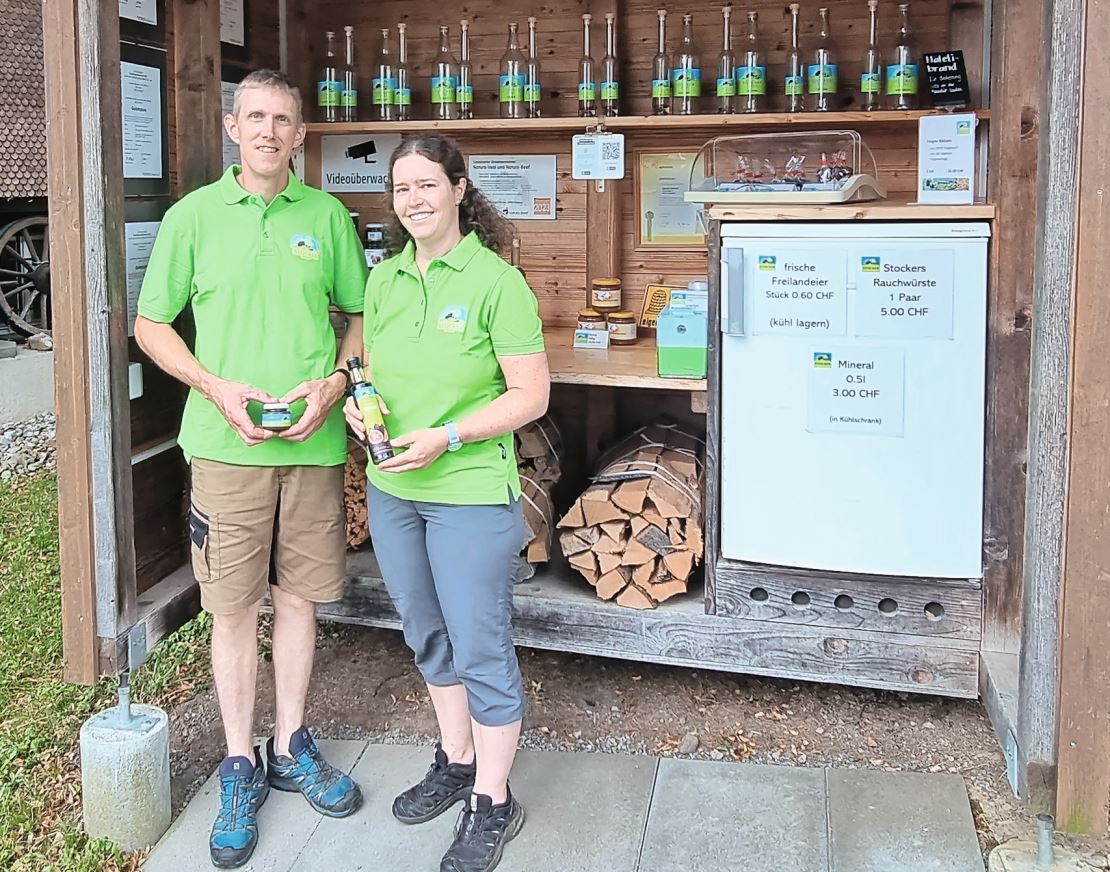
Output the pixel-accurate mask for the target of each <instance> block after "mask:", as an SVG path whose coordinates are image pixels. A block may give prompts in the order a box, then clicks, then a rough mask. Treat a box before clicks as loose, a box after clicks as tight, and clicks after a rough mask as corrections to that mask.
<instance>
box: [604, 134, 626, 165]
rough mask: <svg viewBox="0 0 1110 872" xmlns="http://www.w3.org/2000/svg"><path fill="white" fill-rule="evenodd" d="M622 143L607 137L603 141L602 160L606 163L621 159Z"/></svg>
mask: <svg viewBox="0 0 1110 872" xmlns="http://www.w3.org/2000/svg"><path fill="white" fill-rule="evenodd" d="M621 151H623V149H622V148H621V143H619V142H611V141H609V140H607V139H603V140H602V141H601V160H602V161H603V162H605V163H609V162H611V161H618V160H620V159H621Z"/></svg>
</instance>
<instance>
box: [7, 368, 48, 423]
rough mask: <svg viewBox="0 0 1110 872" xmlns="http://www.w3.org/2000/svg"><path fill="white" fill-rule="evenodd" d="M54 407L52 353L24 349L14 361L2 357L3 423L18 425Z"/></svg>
mask: <svg viewBox="0 0 1110 872" xmlns="http://www.w3.org/2000/svg"><path fill="white" fill-rule="evenodd" d="M3 356H4V355H3V354H0V358H2V357H3ZM53 409H54V355H53V354H52V353H49V352H41V351H20V353H19V354H18V355H17V356H16V357H13V358H11V359H10V360H0V426H3V425H4V424H18V423H21V422H23V421H26V420H28V419H30V418H33V417H35V415H41V414H42V413H43V412H50V411H52V410H53Z"/></svg>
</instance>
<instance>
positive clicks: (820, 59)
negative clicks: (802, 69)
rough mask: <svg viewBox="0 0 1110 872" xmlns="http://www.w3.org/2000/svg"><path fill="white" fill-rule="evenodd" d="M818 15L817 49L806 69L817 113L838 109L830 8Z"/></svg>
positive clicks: (808, 84)
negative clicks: (819, 20) (819, 21)
mask: <svg viewBox="0 0 1110 872" xmlns="http://www.w3.org/2000/svg"><path fill="white" fill-rule="evenodd" d="M817 14H818V15H819V16H820V19H821V23H820V25H819V27H818V30H817V48H815V49H814V50H813V56H812V57H811V58H810V64H809V67H808V68H807V69H806V84H807V86H808V88H809V93H810V96H812V97H813V108H814V109H815V110H816V111H817V112H831V111H832V110H833V109H835V108H836V89H837V64H836V48H835V47H834V45H833V38H832V32H831V31H830V29H829V8H828V7H827V6H822V7H821V8H820V9H818V10H817Z"/></svg>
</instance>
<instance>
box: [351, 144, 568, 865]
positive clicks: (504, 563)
mask: <svg viewBox="0 0 1110 872" xmlns="http://www.w3.org/2000/svg"><path fill="white" fill-rule="evenodd" d="M390 178H391V180H392V185H393V192H392V201H391V205H390V208H391V212H392V214H393V218H394V222H393V224H394V226H393V229H392V235H393V239H394V240H395V241H396V242H399V243H402V245H400V246H398V247H400V249H401V250H400V252H399V253H398V254H396V255H394V256H393V257H391V258H389V259H387V260H386V261H384V262H383V263H381V264H379V265H378V266H377V267H375V268H374V270H373V272H372V273H371V274H370V279H369V281H368V282H367V286H366V306H365V315H366V320H365V325H366V326H365V336H366V354H367V360H368V364H367V365H368V366H369V367H370V371H371V372H372V379H373V382H374V385H375V387H376V388H377V390H378V391H379V393H380V396H381V397H382V399H383V400H384V403H383V405H386V404H388V405H387V408H386V411H387V413H388V415H389V417H388V418H387V423H388V425H389V431H390V433H391V434H393V436H394V438H393V445H394V447H395V448H397V449H402V450H400V451H399V452H397V453H396V455H395V456H394V457H393V458H391V459H389V460H386V461H384V462H383V463H381V464H380V465H379V466H377V467H375V466H373V465H370V466H369V468H368V470H367V471H368V474H369V479H370V487H369V489H368V490H369V494H368V502H369V509H370V529H371V533H372V535H373V540H374V551H375V553H376V555H377V558H378V563H379V565H380V566H381V570H382V575H383V577H384V579H385V583H386V587H387V588H388V589H389V594H390V596H391V597H392V599H393V602H394V604H395V605H396V607H397V611H398V612H399V613H400V615H401V620H402V623H403V626H404V633H405V641H406V642H407V643H408V645H409V647H411V648H412V650H413V652H414V653H415V655H416V665H417V667H418V668H419V669H420V672H421V674H422V675H423V677H424V680H425V681H426V682H427V685H428V692H429V694H430V695H431V699H432V705H433V706H434V708H435V713H436V719H437V720H438V722H439V730H440V743H439V745H437V747H436V752H435V760H434V762H433V764H432V767H431V768H430V769H429V770H428V773H427V775H425V777H424V778H423V780H421V781H420V782H419V783H418V784H416V785H414V786H413V787H411V788H410V789H409V790H406V791H405V792H404V793H402V794H401V795H400V796H398V797H397V798H396V800H395V801H394V803H393V814H394V816H395V817H396V818H397V819H398V820H400V821H401V822H402V823H409V824H415V823H423V822H425V821H429V820H431V819H432V818H434V817H436V816H437V815H439V814H441V813H442V812H444V811H446V810H447V809H448V808H449V807H450V806H452V805H453V804H454V803H456V802H458V801H459V800H460V799H466V800H467V801H468V804H467V806H466V807H465V808H464V810H463V813H462V815H461V816H460V819H459V824H458V825H457V826H456V828H455V840H454V842H453V843H452V845H451V847H450V849H449V850H448V851H447V853H446V854H445V855H444V857H443V862H442V864H441V866H440V869H441V872H488V870H491V869H493V868H494V867H495V866H496V865H497V863H498V862H499V861H500V859H501V852H502V850H503V848H504V845H505V843H506V842H508V841H509V840H510V839H512V838H513V837H514V836H515V835H516V834H517V833H518V832H519V831H520V828H521V826H522V825H523V823H524V810H523V808H522V807H521V805H520V803H519V802H518V801H517V800H516V798H515V797H513V795H512V793H511V791H510V790H509V785H508V777H509V770H510V769H511V768H512V765H513V758H514V757H515V755H516V746H517V738H518V737H519V735H520V722H521V717H522V715H523V711H524V689H523V683H522V681H521V677H520V668H519V666H518V664H517V659H516V651H515V650H514V648H513V643H512V639H511V636H510V617H511V606H512V576H513V568H514V563H515V561H516V559H517V555H518V554H519V552H520V549H521V546H522V543H523V538H524V533H523V529H524V528H523V519H522V516H521V511H520V504H519V499H520V480H519V478H518V475H517V466H516V457H515V455H514V446H513V431H514V430H516V429H517V428H518V427H520V426H522V425H524V424H526V423H527V422H529V421H533V420H535V419H536V418H539V417H541V416H542V415H543V414H544V413H545V412H546V410H547V401H548V394H549V391H550V374H549V372H548V366H547V356H546V354H545V353H544V346H543V332H542V328H541V324H540V319H539V315H538V313H537V305H536V298H535V295H534V294H533V293H532V291H531V289H530V288H529V287H528V285H527V284H526V283H525V281H524V278H523V277H522V276H521V274H520V272H519V271H518V270H516V269H514V268H513V267H512V266H510V265H509V264H508V263H506V262H505V261H504V260H503V259H502V258H501V257H500V256H498V254H497V252H498V251H503V250H505V248H506V246H507V244H508V243H509V241H510V238H511V237H510V233H511V231H510V227H509V225H508V223H507V222H506V221H505V219H504V218H502V217H501V215H500V214H499V213H498V212H497V210H496V209H495V208H494V207H493V205H492V204H491V203H490V202H489V201H488V200H487V199H486V198H485V197H484V196H483V195H482V193H481V192H480V191H478V190H477V189H476V188H474V187H473V186H471V184H470V182H469V180H468V179H467V177H466V161H465V159H464V158H463V156H462V154H460V152H459V150H458V148H457V147H456V146H455V144H454V143H453V142H451V141H450V140H448V139H446V138H444V137H443V136H439V135H419V136H415V137H412V138H408V139H406V140H404V141H403V142H402V143H401V145H400V146H399V147H398V148H397V149H396V150H395V151H394V152H393V155H392V156H391V157H390ZM345 411H346V415H347V421H348V422H349V423H350V425H351V427H352V429H354V431H355V432H356V433H357V434H358V435H360V436H362V435H363V434H364V433H365V428H364V427H363V424H362V420H361V418H360V416H359V413H358V411H357V409H356V408H355V406H354V404H353V402H351V401H348V402H347V405H346V407H345Z"/></svg>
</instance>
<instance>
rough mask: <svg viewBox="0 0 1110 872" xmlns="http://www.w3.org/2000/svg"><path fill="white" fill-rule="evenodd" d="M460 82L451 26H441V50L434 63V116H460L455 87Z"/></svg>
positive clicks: (450, 117)
mask: <svg viewBox="0 0 1110 872" xmlns="http://www.w3.org/2000/svg"><path fill="white" fill-rule="evenodd" d="M458 84H459V63H458V61H456V60H455V56H454V55H453V54H451V28H450V27H449V26H448V25H446V24H441V25H440V26H439V52H438V53H437V54H436V59H435V63H434V64H433V65H432V117H433V118H438V119H442V120H450V119H452V118H458V116H459V104H458V102H457V101H456V99H455V89H456V88H457V87H458Z"/></svg>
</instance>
